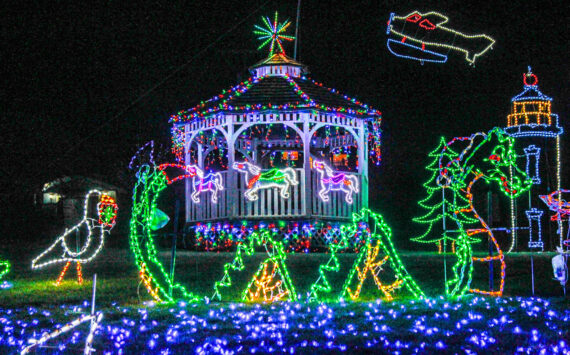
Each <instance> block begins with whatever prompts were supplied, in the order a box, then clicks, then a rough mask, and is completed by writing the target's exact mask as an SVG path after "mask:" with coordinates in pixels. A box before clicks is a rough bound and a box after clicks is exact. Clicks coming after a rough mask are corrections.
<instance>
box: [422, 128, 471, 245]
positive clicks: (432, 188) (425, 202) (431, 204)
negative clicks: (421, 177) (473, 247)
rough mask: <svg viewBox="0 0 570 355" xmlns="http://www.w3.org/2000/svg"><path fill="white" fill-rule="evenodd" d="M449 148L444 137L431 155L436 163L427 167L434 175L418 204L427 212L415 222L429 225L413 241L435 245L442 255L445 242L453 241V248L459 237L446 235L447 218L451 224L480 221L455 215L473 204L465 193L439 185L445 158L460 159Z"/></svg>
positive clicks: (426, 185) (459, 214)
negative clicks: (445, 224) (442, 162)
mask: <svg viewBox="0 0 570 355" xmlns="http://www.w3.org/2000/svg"><path fill="white" fill-rule="evenodd" d="M446 146H447V144H446V142H445V139H444V138H443V137H442V138H441V139H440V141H439V144H438V146H437V147H436V148H435V149H434V150H433V151H431V152H430V153H429V154H428V157H430V158H433V160H432V161H431V162H430V163H429V164H428V165H427V166H426V170H428V171H429V172H430V173H431V176H430V178H429V179H428V180H427V181H426V182H425V183H424V184H423V186H424V188H425V189H426V192H427V195H426V197H424V198H423V199H422V200H420V201H418V205H420V207H421V208H422V209H423V210H425V213H424V214H422V215H420V216H418V217H415V218H413V219H412V220H413V221H414V222H417V223H420V224H423V225H427V226H426V228H425V230H424V232H423V233H422V234H421V235H418V236H416V237H412V238H411V240H412V241H414V242H418V243H434V244H436V245H437V247H438V251H439V252H440V253H441V251H442V243H445V242H446V241H447V240H451V242H452V245H453V243H454V242H455V240H456V239H457V237H458V236H454V235H453V234H451V233H446V231H445V230H444V224H443V223H444V218H446V220H447V221H449V222H454V221H460V222H461V223H463V224H471V223H476V222H477V220H476V219H474V218H471V217H468V216H465V215H464V214H462V213H455V211H459V210H460V209H461V208H465V207H467V206H468V205H469V201H467V200H466V199H465V198H464V197H463V196H462V195H461V194H457V193H455V191H453V190H452V189H444V188H443V187H442V186H440V185H439V184H438V178H439V176H440V174H439V160H440V157H441V155H442V154H444V155H445V160H451V159H453V158H455V157H457V156H458V154H457V152H455V151H453V150H452V149H451V148H449V147H447V149H445V147H446ZM442 152H443V153H442ZM455 225H456V224H455V223H453V224H452V226H455ZM467 238H468V240H469V242H471V243H474V242H478V240H476V239H474V238H470V237H467Z"/></svg>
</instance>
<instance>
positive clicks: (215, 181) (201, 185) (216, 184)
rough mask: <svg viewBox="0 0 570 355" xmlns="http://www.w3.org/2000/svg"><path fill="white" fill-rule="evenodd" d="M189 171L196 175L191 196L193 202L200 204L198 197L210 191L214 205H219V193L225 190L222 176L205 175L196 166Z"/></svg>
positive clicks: (193, 179) (189, 167)
mask: <svg viewBox="0 0 570 355" xmlns="http://www.w3.org/2000/svg"><path fill="white" fill-rule="evenodd" d="M188 171H189V172H191V173H193V174H194V176H192V195H190V197H191V198H192V201H194V203H200V198H199V197H198V195H200V194H201V193H202V192H206V191H210V192H212V197H211V200H212V203H218V192H219V191H222V190H223V189H224V185H222V181H223V178H222V174H220V173H219V172H218V173H209V174H207V175H204V171H203V170H202V169H200V168H199V167H198V166H196V165H190V166H188ZM204 181H206V182H204Z"/></svg>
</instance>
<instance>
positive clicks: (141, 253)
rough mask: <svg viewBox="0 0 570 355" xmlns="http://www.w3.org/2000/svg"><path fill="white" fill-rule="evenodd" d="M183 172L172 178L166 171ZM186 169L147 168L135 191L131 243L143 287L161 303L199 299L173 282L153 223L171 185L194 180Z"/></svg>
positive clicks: (142, 170)
mask: <svg viewBox="0 0 570 355" xmlns="http://www.w3.org/2000/svg"><path fill="white" fill-rule="evenodd" d="M167 168H171V169H182V171H183V173H182V174H178V175H174V177H172V178H171V177H169V176H168V174H167V173H166V172H165V170H164V169H167ZM192 174H193V173H192V172H190V171H188V169H187V167H186V166H181V165H179V164H162V165H159V166H154V165H153V167H152V168H151V167H150V166H149V165H143V166H141V167H140V169H139V171H138V172H137V174H136V175H137V182H136V184H135V187H134V189H133V209H132V214H131V221H130V234H129V242H130V247H131V250H132V251H133V254H134V256H135V263H136V265H137V267H138V269H139V276H140V279H141V283H142V284H143V285H144V286H145V287H146V289H147V291H148V292H149V294H150V295H151V296H152V297H153V298H154V299H155V300H156V301H157V302H161V301H166V302H173V301H175V300H177V299H186V300H188V301H196V300H198V297H197V296H195V295H194V294H193V293H192V292H189V291H188V290H187V289H186V287H184V286H183V285H181V284H180V283H177V282H175V281H174V280H172V279H171V276H170V273H169V272H167V271H166V269H165V267H164V265H163V264H162V262H161V261H160V260H159V259H158V250H157V248H156V244H155V241H154V237H153V234H152V232H153V228H152V220H153V216H154V215H155V214H156V213H157V210H158V207H157V201H158V198H159V196H160V193H161V192H162V191H163V190H164V189H165V188H166V187H167V186H168V185H170V184H172V183H173V182H175V181H179V180H181V179H183V177H184V178H185V177H189V176H194V175H192Z"/></svg>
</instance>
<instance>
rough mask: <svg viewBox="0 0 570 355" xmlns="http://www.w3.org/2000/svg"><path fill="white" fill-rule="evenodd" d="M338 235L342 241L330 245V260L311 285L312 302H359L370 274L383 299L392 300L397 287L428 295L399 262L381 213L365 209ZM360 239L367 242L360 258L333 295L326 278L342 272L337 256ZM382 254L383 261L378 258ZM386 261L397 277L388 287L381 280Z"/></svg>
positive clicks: (361, 250)
mask: <svg viewBox="0 0 570 355" xmlns="http://www.w3.org/2000/svg"><path fill="white" fill-rule="evenodd" d="M339 236H340V240H338V241H336V242H335V243H331V244H330V248H329V250H330V253H331V256H330V258H329V260H328V261H327V262H326V263H324V264H322V265H320V266H319V277H318V278H317V280H316V281H315V282H314V283H313V284H312V285H311V293H310V299H313V300H331V301H338V300H342V299H352V300H357V299H358V297H359V295H360V293H361V289H362V285H363V284H364V281H365V280H366V279H367V278H368V277H369V276H368V275H369V274H370V275H371V276H372V279H373V281H374V283H375V285H376V287H377V289H378V290H379V291H380V292H381V296H384V297H385V298H386V299H393V295H392V292H393V291H394V290H395V289H397V288H404V289H406V290H407V291H408V292H409V293H410V294H411V295H412V296H413V297H416V298H418V297H422V296H425V295H424V293H423V291H422V290H421V288H420V287H419V286H418V284H417V283H416V282H415V280H414V279H413V278H412V276H411V275H410V274H409V273H408V272H407V270H406V268H405V266H404V264H403V263H402V261H401V260H400V257H399V255H398V252H397V251H396V249H395V248H394V245H393V243H392V231H391V229H390V227H389V226H388V225H387V224H386V223H385V222H384V219H383V217H382V216H381V215H380V214H377V213H374V212H372V211H370V210H369V209H362V211H361V212H360V213H355V214H354V215H353V218H352V223H351V224H349V225H344V226H341V230H340V233H339ZM357 236H360V238H362V239H364V243H363V244H362V245H361V247H359V248H358V250H357V252H358V256H357V258H356V260H355V262H354V264H353V265H352V267H351V268H350V271H349V272H348V274H347V278H346V279H345V282H344V284H343V286H342V289H341V290H340V292H339V293H336V294H334V293H333V291H334V290H333V289H332V287H331V284H330V281H329V280H328V276H327V275H332V273H337V272H339V271H340V264H339V260H338V253H339V252H340V251H341V250H343V249H346V248H347V247H349V246H350V245H353V244H352V243H351V239H355V238H356V237H357ZM380 251H382V253H383V257H382V258H379V252H380ZM384 258H385V260H384ZM378 259H380V260H378ZM386 262H387V263H388V264H389V265H390V268H391V269H392V271H393V272H394V274H395V278H396V280H395V281H394V282H392V283H391V284H387V285H385V284H384V283H383V282H382V281H381V280H380V279H379V277H378V273H379V272H380V271H381V266H382V265H383V264H385V263H386ZM355 282H356V287H355V291H352V289H351V285H354V283H355ZM353 288H354V286H353ZM379 296H380V295H379Z"/></svg>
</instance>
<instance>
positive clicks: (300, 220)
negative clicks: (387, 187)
mask: <svg viewBox="0 0 570 355" xmlns="http://www.w3.org/2000/svg"><path fill="white" fill-rule="evenodd" d="M279 47H281V46H279ZM272 48H273V46H272ZM250 72H251V77H250V78H248V79H247V80H245V81H243V82H241V83H239V84H238V85H236V86H234V87H233V88H231V89H229V90H225V91H222V92H221V93H220V94H219V95H217V96H214V97H213V98H211V99H209V100H207V101H203V102H201V103H200V104H199V105H197V106H195V107H193V108H191V109H188V110H185V111H181V112H178V113H177V114H175V115H173V116H172V117H171V119H170V121H171V123H172V139H173V151H174V153H175V154H176V157H177V159H178V160H179V162H181V163H183V164H184V165H186V166H191V167H192V169H194V170H193V171H194V172H195V176H194V177H193V178H192V179H188V180H187V181H186V186H185V189H186V192H185V196H186V201H185V211H186V224H187V226H188V227H191V228H195V230H196V231H197V232H198V233H202V234H203V233H204V232H206V233H210V232H216V233H213V234H217V235H218V236H219V234H220V233H218V232H220V231H223V232H224V233H227V234H230V235H234V237H235V235H236V234H244V230H246V229H249V228H258V227H259V226H262V227H263V226H268V227H270V228H276V229H279V230H280V231H281V232H285V235H286V236H287V235H289V234H291V232H293V231H295V233H296V235H305V236H307V235H313V234H314V231H315V229H319V228H321V229H322V227H323V226H324V227H326V228H329V229H330V227H331V226H338V225H339V224H341V223H343V222H347V221H349V220H350V218H351V216H352V214H353V213H354V212H357V211H360V209H361V208H363V207H368V157H369V156H370V157H371V158H372V159H374V161H375V162H376V163H379V161H380V123H381V113H380V112H379V111H378V110H375V109H373V108H371V107H370V106H368V105H366V104H364V103H362V102H360V101H358V100H356V99H354V98H350V97H348V96H345V95H343V94H341V93H339V92H338V91H336V90H335V89H330V88H327V87H325V86H324V85H323V84H321V83H318V82H316V81H314V80H311V79H309V78H307V77H306V74H307V73H308V70H307V67H306V66H305V65H303V64H301V63H299V62H297V61H296V60H294V59H293V58H290V57H288V56H287V55H286V54H285V52H284V51H282V50H280V51H276V52H273V50H272V51H271V52H270V55H269V57H267V58H266V59H264V60H262V61H260V62H258V63H257V64H255V65H253V66H252V67H251V68H250ZM210 234H212V233H210ZM313 244H314V241H313Z"/></svg>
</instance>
